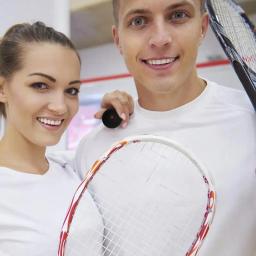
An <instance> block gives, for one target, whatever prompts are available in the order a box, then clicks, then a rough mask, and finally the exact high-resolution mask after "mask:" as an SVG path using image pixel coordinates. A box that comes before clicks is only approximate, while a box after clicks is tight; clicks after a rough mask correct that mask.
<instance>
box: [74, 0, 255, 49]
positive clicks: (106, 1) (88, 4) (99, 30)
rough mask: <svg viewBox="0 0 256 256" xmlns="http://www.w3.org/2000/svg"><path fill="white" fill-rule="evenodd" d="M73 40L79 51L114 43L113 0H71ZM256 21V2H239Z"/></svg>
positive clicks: (246, 0)
mask: <svg viewBox="0 0 256 256" xmlns="http://www.w3.org/2000/svg"><path fill="white" fill-rule="evenodd" d="M70 1H71V39H72V41H73V42H74V44H75V46H76V47H77V48H78V49H82V48H89V47H95V46H99V45H102V44H106V43H111V42H112V35H111V27H112V24H113V19H112V0H70ZM237 2H239V3H240V4H241V5H242V7H243V8H244V10H245V11H246V13H247V14H249V15H251V16H253V21H255V20H256V18H255V17H256V0H239V1H237Z"/></svg>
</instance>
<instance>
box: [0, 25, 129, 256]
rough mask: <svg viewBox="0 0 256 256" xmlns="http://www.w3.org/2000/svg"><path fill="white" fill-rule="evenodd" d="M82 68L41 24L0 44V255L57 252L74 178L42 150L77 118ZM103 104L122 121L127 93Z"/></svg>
mask: <svg viewBox="0 0 256 256" xmlns="http://www.w3.org/2000/svg"><path fill="white" fill-rule="evenodd" d="M80 66H81V62H80V58H79V55H78V53H77V51H76V50H75V48H74V46H73V44H72V42H70V40H69V39H68V38H67V37H66V36H65V35H63V34H62V33H60V32H57V31H55V30H54V29H52V28H50V27H46V26H45V25H44V24H43V23H41V22H36V23H34V24H32V25H30V24H18V25H15V26H13V27H11V28H10V29H9V30H8V31H7V32H6V34H5V35H4V37H3V38H2V41H1V42H0V114H1V113H2V115H3V116H4V118H5V124H6V127H5V132H4V135H3V137H2V139H1V141H0V191H1V197H0V230H1V231H0V255H1V256H2V255H8V256H12V255H15V256H16V255H19V256H23V255H33V256H36V255H38V256H39V255H42V256H46V255H47V256H51V255H56V254H57V247H58V239H59V234H60V229H61V225H62V223H63V219H64V217H65V214H66V210H67V208H68V206H69V204H70V201H71V199H72V195H73V193H74V191H75V189H76V187H77V186H78V184H79V183H80V180H79V178H78V176H77V175H76V173H75V172H74V170H73V169H72V168H71V167H70V166H69V165H68V164H67V163H66V162H65V161H64V160H63V161H60V160H55V159H52V158H51V159H50V158H47V157H46V155H45V152H46V147H47V146H50V145H54V144H56V143H58V141H59V140H60V138H61V136H62V134H63V132H64V131H65V129H66V128H67V126H68V125H69V123H70V121H71V119H72V118H73V117H74V115H75V114H76V113H77V110H78V106H79V102H78V93H79V88H80ZM105 99H106V102H104V103H103V106H109V105H111V104H112V105H114V106H116V107H117V110H118V112H119V113H122V112H123V113H125V114H123V115H122V116H123V119H124V117H125V116H126V117H127V118H128V113H127V112H129V110H128V109H129V108H131V104H126V103H127V101H129V100H130V98H127V96H126V94H122V93H120V92H115V93H113V94H112V96H111V94H110V96H109V97H106V98H105ZM118 99H120V100H118ZM128 105H129V106H130V107H127V106H128ZM100 113H101V112H100ZM100 113H98V116H100ZM89 207H92V208H93V207H94V206H89ZM95 221H96V224H97V220H95Z"/></svg>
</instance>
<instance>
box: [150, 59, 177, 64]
mask: <svg viewBox="0 0 256 256" xmlns="http://www.w3.org/2000/svg"><path fill="white" fill-rule="evenodd" d="M174 60H175V58H166V59H160V60H157V59H156V60H147V61H146V62H147V63H148V64H149V65H166V64H170V63H171V62H173V61H174Z"/></svg>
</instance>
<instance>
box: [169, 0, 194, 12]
mask: <svg viewBox="0 0 256 256" xmlns="http://www.w3.org/2000/svg"><path fill="white" fill-rule="evenodd" d="M183 6H193V4H192V3H190V2H189V1H186V0H184V1H180V2H178V3H174V4H171V5H169V6H168V7H167V10H171V9H176V8H179V7H183Z"/></svg>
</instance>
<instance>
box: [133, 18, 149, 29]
mask: <svg viewBox="0 0 256 256" xmlns="http://www.w3.org/2000/svg"><path fill="white" fill-rule="evenodd" d="M145 24H146V20H145V18H143V17H135V18H134V19H132V21H131V25H132V26H135V27H139V26H143V25H145Z"/></svg>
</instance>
